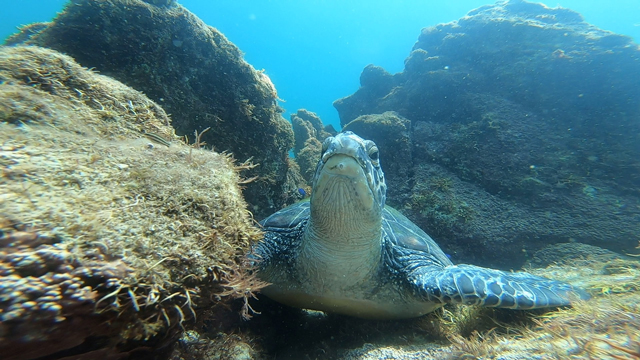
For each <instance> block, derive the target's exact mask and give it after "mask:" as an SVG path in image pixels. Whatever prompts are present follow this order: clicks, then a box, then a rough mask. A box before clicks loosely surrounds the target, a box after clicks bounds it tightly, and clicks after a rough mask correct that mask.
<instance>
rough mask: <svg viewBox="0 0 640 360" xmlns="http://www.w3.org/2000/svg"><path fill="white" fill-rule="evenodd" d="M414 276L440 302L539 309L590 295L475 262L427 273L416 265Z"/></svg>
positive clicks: (425, 293)
mask: <svg viewBox="0 0 640 360" xmlns="http://www.w3.org/2000/svg"><path fill="white" fill-rule="evenodd" d="M411 277H412V278H413V283H414V284H415V286H417V287H418V292H419V293H420V295H422V296H423V297H424V298H425V300H427V301H433V302H440V303H458V304H465V305H481V306H487V307H500V308H510V309H537V308H545V307H555V306H564V305H570V304H571V300H572V299H577V298H580V299H583V300H586V299H588V298H589V295H588V294H587V293H586V292H585V291H584V290H582V289H579V288H575V287H573V286H571V285H570V284H567V283H565V282H561V281H555V280H549V279H546V278H543V277H539V276H535V275H531V274H528V273H524V272H518V273H508V272H503V271H500V270H493V269H487V268H482V267H478V266H472V265H452V266H447V267H445V268H441V269H438V270H437V271H425V272H424V273H421V271H420V269H415V270H414V273H413V274H412V276H411Z"/></svg>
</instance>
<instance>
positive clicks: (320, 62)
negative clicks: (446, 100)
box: [0, 0, 640, 129]
mask: <svg viewBox="0 0 640 360" xmlns="http://www.w3.org/2000/svg"><path fill="white" fill-rule="evenodd" d="M65 2H66V1H63V0H14V1H12V2H10V3H9V2H8V1H7V2H5V4H3V5H2V13H1V14H0V38H4V37H6V36H8V35H9V34H11V33H12V32H14V30H15V28H16V26H18V25H21V24H27V23H30V22H36V21H48V20H50V19H51V18H52V17H53V16H55V14H56V12H57V11H60V10H61V9H62V7H63V5H64V4H65ZM179 2H180V3H181V4H183V5H184V6H185V7H187V8H188V9H189V10H191V11H192V12H194V13H195V14H196V15H198V16H199V17H200V18H201V19H203V20H204V21H205V22H206V23H207V24H209V25H212V26H214V27H216V28H218V29H219V30H220V31H222V32H223V33H224V34H225V35H226V36H227V38H228V39H229V40H231V41H232V42H234V43H235V44H236V45H237V46H238V47H239V48H240V49H241V50H242V51H243V52H244V53H245V59H246V60H247V61H248V62H249V63H251V64H252V65H253V66H254V67H255V68H257V69H265V70H266V73H267V74H268V75H269V77H270V78H271V80H272V81H273V82H274V84H275V85H276V87H277V89H278V95H279V96H280V98H281V99H284V100H285V102H284V103H281V106H282V107H284V108H285V109H286V110H287V112H286V113H285V114H284V116H285V117H287V118H288V117H289V114H290V113H292V112H295V111H296V110H297V109H299V108H306V109H308V110H311V111H314V112H316V113H318V115H320V117H321V118H322V119H323V121H324V122H325V124H326V123H330V124H333V125H334V126H335V127H336V129H339V125H338V124H339V120H338V114H337V112H336V111H335V109H334V108H333V106H332V105H331V104H332V102H333V101H334V100H336V99H338V98H341V97H343V96H346V95H349V94H352V93H353V92H354V91H355V90H357V89H358V86H359V77H360V72H361V71H362V69H363V68H364V67H365V66H366V65H367V64H376V65H379V66H382V67H384V68H385V69H387V71H389V72H392V73H393V72H399V71H402V68H403V62H404V59H405V58H406V56H407V55H408V54H409V52H410V51H411V48H412V46H413V44H414V42H415V41H416V39H417V38H418V35H419V34H420V29H421V28H423V27H427V26H431V25H435V24H438V23H442V22H449V21H452V20H456V19H458V18H460V17H462V16H464V15H465V14H466V13H467V12H468V11H469V10H472V9H474V8H476V7H478V6H481V5H485V4H488V3H491V1H487V0H457V1H442V2H433V1H424V0H411V1H408V0H394V1H383V0H350V1H344V0H260V1H248V0H216V1H211V0H182V1H179ZM543 3H545V4H547V5H548V6H557V5H560V6H563V7H567V8H570V9H573V10H576V11H578V12H579V13H581V14H582V15H583V16H584V17H585V19H586V21H588V22H590V23H592V24H594V25H596V26H598V27H600V28H602V29H606V30H611V31H614V32H617V33H620V34H625V35H629V36H632V37H633V38H634V39H635V41H636V42H639V41H640V0H615V1H610V2H604V1H601V0H560V1H544V2H543Z"/></svg>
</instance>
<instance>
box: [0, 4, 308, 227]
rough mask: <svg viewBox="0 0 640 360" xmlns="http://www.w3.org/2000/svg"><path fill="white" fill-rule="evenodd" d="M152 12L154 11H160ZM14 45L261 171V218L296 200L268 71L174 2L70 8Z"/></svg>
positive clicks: (287, 132) (256, 189) (254, 185)
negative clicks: (52, 56)
mask: <svg viewBox="0 0 640 360" xmlns="http://www.w3.org/2000/svg"><path fill="white" fill-rule="evenodd" d="M154 4H155V5H154ZM28 30H29V31H28V33H27V34H24V33H23V34H19V35H16V36H14V37H12V38H10V39H9V40H8V43H9V44H12V43H16V42H22V41H24V40H25V38H26V39H27V40H26V43H27V44H34V45H39V46H44V47H48V48H52V49H55V50H58V51H60V52H64V53H66V54H69V55H71V56H72V57H73V58H75V59H76V60H77V61H78V62H79V63H80V64H82V65H83V66H86V67H92V68H95V69H96V70H98V71H100V73H102V74H105V75H108V76H111V77H113V78H115V79H118V80H119V81H121V82H123V83H125V84H127V85H129V86H131V87H133V88H135V89H137V90H140V91H143V92H144V93H145V94H146V95H147V96H149V97H150V98H151V99H153V100H155V101H156V102H158V103H159V104H160V105H161V106H162V107H163V108H164V109H165V110H166V111H167V112H168V113H170V114H171V117H172V124H173V126H174V127H175V129H176V132H177V133H178V134H179V135H187V136H189V140H190V142H192V143H193V142H194V141H195V139H194V135H193V134H194V131H196V130H197V131H198V132H199V133H201V132H203V130H204V129H206V128H209V127H210V128H211V129H210V130H209V131H208V132H206V133H205V134H204V135H203V136H202V141H204V142H206V144H207V145H208V146H213V147H214V148H215V150H216V151H230V152H232V153H233V155H234V157H235V158H236V159H238V160H240V161H245V160H247V159H249V158H253V163H255V164H260V165H259V166H258V167H256V168H254V169H252V170H250V171H249V172H248V173H247V177H249V178H250V177H254V176H257V177H258V179H257V181H253V182H251V183H248V184H246V185H245V186H246V189H245V191H244V194H245V197H246V199H247V201H248V202H249V204H250V205H251V210H252V211H253V213H254V214H255V215H256V217H258V218H259V217H262V216H265V215H269V214H270V213H272V212H274V211H275V210H277V209H279V208H280V207H282V206H283V205H285V204H288V203H291V202H292V201H293V200H295V194H296V189H297V187H298V186H297V184H295V183H292V182H294V179H295V178H296V174H291V172H292V171H294V170H293V169H292V168H291V167H290V166H289V162H288V160H287V157H288V151H289V149H291V148H292V147H293V132H292V130H291V125H290V124H289V123H288V122H287V121H286V119H284V118H283V117H282V116H281V112H282V109H281V108H280V107H279V106H278V105H277V101H276V100H277V93H276V89H275V87H274V86H273V84H272V83H271V80H269V77H268V76H267V75H266V74H264V72H263V71H256V70H255V69H254V68H253V67H252V66H251V65H250V64H248V63H247V62H245V61H244V59H243V58H242V53H241V51H240V50H239V49H238V48H237V47H236V46H235V45H234V44H232V43H231V42H229V41H228V40H227V39H226V38H225V37H224V35H223V34H221V33H220V32H219V31H217V30H216V29H215V28H213V27H211V26H208V25H206V24H204V23H203V22H202V21H201V20H200V19H199V18H197V17H196V16H195V15H193V14H192V13H191V12H189V11H188V10H187V9H185V8H184V7H182V6H181V5H179V4H175V1H168V0H154V1H146V2H143V1H141V0H113V1H90V0H79V1H73V2H70V3H69V4H68V5H67V7H66V8H65V10H64V11H63V12H62V13H61V14H60V15H59V16H58V17H56V19H55V20H54V21H53V22H52V23H49V24H47V26H46V27H45V28H44V29H42V28H41V27H35V28H34V27H29V29H28Z"/></svg>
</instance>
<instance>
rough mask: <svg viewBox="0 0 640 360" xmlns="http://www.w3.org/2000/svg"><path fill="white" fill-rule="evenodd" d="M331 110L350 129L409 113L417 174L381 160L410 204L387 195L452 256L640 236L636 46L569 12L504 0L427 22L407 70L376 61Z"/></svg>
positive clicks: (633, 241)
mask: <svg viewBox="0 0 640 360" xmlns="http://www.w3.org/2000/svg"><path fill="white" fill-rule="evenodd" d="M334 105H335V107H336V108H337V109H338V111H339V113H340V118H341V122H342V124H343V125H345V129H347V128H348V129H352V128H354V125H355V123H358V122H362V121H363V119H364V118H357V117H358V116H361V115H367V114H370V115H368V118H367V119H368V120H367V121H369V122H371V121H373V120H372V119H374V118H377V119H378V120H377V121H383V120H384V119H385V118H386V117H387V116H386V115H377V114H382V113H384V112H386V111H395V112H396V113H397V114H398V116H401V117H404V118H406V119H408V120H409V121H410V122H411V125H410V126H408V128H410V131H409V132H410V133H409V135H408V136H407V135H404V134H403V135H399V136H400V137H398V140H400V139H407V138H408V139H410V141H411V146H410V147H411V156H410V157H406V156H405V159H408V160H409V161H412V162H411V164H410V169H411V170H410V171H407V170H406V169H397V170H396V169H394V166H395V164H393V165H389V164H388V163H383V166H385V170H386V171H387V172H390V173H392V174H389V175H390V176H389V182H390V184H389V188H390V189H393V188H394V187H397V186H400V187H402V186H406V184H410V185H409V186H410V190H409V191H407V192H406V194H409V195H410V199H407V198H406V196H405V197H398V196H397V195H396V196H391V197H390V199H389V202H390V204H392V205H395V206H398V207H400V208H404V210H405V212H406V213H408V215H409V216H410V218H411V219H413V220H414V221H416V222H417V223H418V224H419V225H420V226H421V227H422V228H423V229H425V230H426V231H428V232H430V233H431V234H432V235H434V236H435V238H436V239H437V240H438V241H439V242H440V243H441V244H442V245H443V247H444V248H445V250H447V251H448V252H450V253H452V255H454V259H456V260H458V261H461V260H462V261H474V262H475V263H480V264H484V265H493V266H512V267H519V265H521V264H522V262H523V261H524V260H525V259H526V257H527V256H528V255H527V254H528V253H529V251H530V250H536V249H539V248H541V247H543V246H545V245H547V244H551V243H556V242H570V241H577V242H584V243H588V244H592V245H597V246H601V247H605V248H609V249H611V250H615V251H621V252H624V251H630V250H631V249H633V248H634V247H635V246H637V244H638V241H639V240H640V221H639V220H640V191H639V189H640V162H639V160H638V159H640V141H639V139H638V133H640V51H639V48H638V45H636V44H634V43H633V42H632V40H631V39H630V38H628V37H625V36H621V35H617V34H614V33H611V32H608V31H603V30H600V29H598V28H596V27H594V26H592V25H589V24H587V23H585V22H584V20H583V19H582V17H581V16H580V15H579V14H577V13H575V12H573V11H571V10H568V9H562V8H553V9H551V8H547V7H545V6H543V5H541V4H533V3H528V2H525V1H511V2H499V3H497V4H495V5H488V6H483V7H480V8H478V9H476V10H473V11H471V12H469V13H468V14H467V16H465V17H463V18H461V19H460V20H458V21H455V22H451V23H448V24H440V25H437V26H434V27H430V28H426V29H423V31H422V33H421V35H420V37H419V39H418V42H417V43H416V44H415V46H414V48H413V51H412V52H411V54H410V56H409V57H408V58H407V59H406V61H405V69H404V71H403V72H401V73H398V74H395V75H391V74H389V73H387V72H386V71H384V69H381V68H379V67H375V66H372V65H370V66H368V67H367V68H365V70H364V71H363V73H362V76H361V87H360V89H359V90H358V91H357V92H356V93H354V94H353V95H351V96H348V97H346V98H343V99H340V100H337V101H336V102H335V103H334ZM352 124H354V125H352ZM393 133H395V130H394V131H393V132H391V133H390V134H393ZM367 136H370V137H371V138H372V139H373V140H375V141H378V142H381V143H383V144H384V143H387V142H389V141H390V140H389V134H388V133H387V132H386V130H382V129H380V130H376V131H372V132H371V134H367ZM397 151H398V148H397V147H391V148H385V146H384V145H383V146H381V153H382V154H384V153H386V152H393V153H394V154H395V153H396V152H397ZM398 171H399V172H400V173H398V174H397V176H395V178H394V176H393V175H394V174H395V173H396V172H398ZM405 174H409V179H408V180H407V179H406V178H405Z"/></svg>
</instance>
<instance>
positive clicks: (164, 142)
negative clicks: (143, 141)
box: [144, 132, 171, 147]
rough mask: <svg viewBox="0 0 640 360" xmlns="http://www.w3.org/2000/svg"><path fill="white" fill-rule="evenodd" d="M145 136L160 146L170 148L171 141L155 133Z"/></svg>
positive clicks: (145, 134)
mask: <svg viewBox="0 0 640 360" xmlns="http://www.w3.org/2000/svg"><path fill="white" fill-rule="evenodd" d="M144 136H146V137H147V138H148V139H149V140H151V141H153V142H156V143H158V144H162V145H164V146H166V147H170V146H171V143H170V142H169V141H167V140H166V139H165V138H163V137H162V136H160V135H158V134H154V133H148V132H146V133H144Z"/></svg>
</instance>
